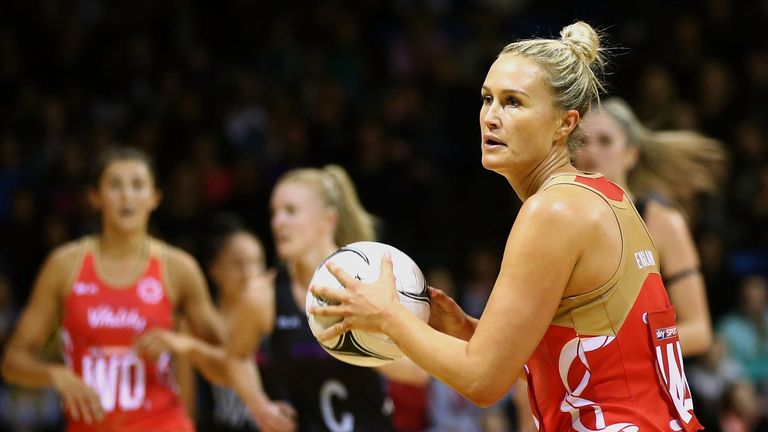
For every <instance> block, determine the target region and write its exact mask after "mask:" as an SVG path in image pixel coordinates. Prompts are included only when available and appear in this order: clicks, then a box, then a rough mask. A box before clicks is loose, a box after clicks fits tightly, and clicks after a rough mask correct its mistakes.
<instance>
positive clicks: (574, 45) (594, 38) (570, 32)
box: [560, 21, 600, 64]
mask: <svg viewBox="0 0 768 432" xmlns="http://www.w3.org/2000/svg"><path fill="white" fill-rule="evenodd" d="M560 40H561V41H562V42H563V43H564V44H566V45H567V46H568V47H569V48H570V49H571V50H572V51H573V52H574V53H576V55H578V56H579V57H580V58H582V59H583V60H584V61H586V62H587V64H592V63H593V62H594V61H595V60H597V58H598V50H599V49H600V36H598V34H597V32H596V31H595V29H593V28H592V26H591V25H589V24H587V23H585V22H584V21H577V22H575V23H573V24H571V25H568V26H566V27H563V30H561V31H560Z"/></svg>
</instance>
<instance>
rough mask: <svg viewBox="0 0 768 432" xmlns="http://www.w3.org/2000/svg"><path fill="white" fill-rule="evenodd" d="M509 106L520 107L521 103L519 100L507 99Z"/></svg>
mask: <svg viewBox="0 0 768 432" xmlns="http://www.w3.org/2000/svg"><path fill="white" fill-rule="evenodd" d="M507 105H511V106H520V101H519V100H517V98H513V97H510V98H507Z"/></svg>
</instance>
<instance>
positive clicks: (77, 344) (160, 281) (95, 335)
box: [62, 238, 194, 432]
mask: <svg viewBox="0 0 768 432" xmlns="http://www.w3.org/2000/svg"><path fill="white" fill-rule="evenodd" d="M83 243H84V245H83V246H84V253H83V258H82V263H81V265H80V270H79V272H78V274H77V277H76V279H75V281H74V283H73V285H72V287H71V289H70V290H69V293H68V294H67V297H66V299H65V302H64V316H63V330H62V341H63V349H64V358H65V362H66V364H67V366H68V367H70V368H71V369H72V370H74V371H75V373H77V374H78V375H79V376H81V377H82V379H83V381H84V382H85V383H86V384H87V385H88V386H90V387H91V388H93V389H94V390H95V391H96V393H98V395H99V397H100V398H101V405H102V408H103V409H104V412H105V414H106V417H105V418H104V420H103V421H102V422H100V423H97V424H93V425H87V424H85V423H84V422H82V421H75V420H73V419H71V418H69V419H68V420H69V422H68V429H67V430H68V431H70V432H84V431H89V432H90V431H94V432H95V431H99V432H111V431H121V432H123V431H125V432H128V431H137V432H138V431H141V432H149V431H153V432H171V431H192V430H194V427H193V426H192V422H191V421H190V419H189V417H188V416H187V414H186V412H185V410H184V407H183V405H182V404H181V401H180V400H179V395H178V392H177V388H176V385H175V382H174V379H173V370H172V367H171V356H170V354H169V353H163V354H162V355H161V356H160V357H159V358H158V359H157V361H155V362H150V361H148V360H147V359H144V358H142V357H141V356H140V355H139V354H137V353H136V351H135V350H134V349H133V344H134V342H135V341H136V339H137V337H138V336H139V335H141V334H142V333H144V332H145V331H148V330H150V329H153V328H163V329H172V327H173V306H172V305H171V302H170V300H169V299H168V295H167V292H166V289H165V283H164V278H163V270H162V268H161V267H162V261H161V259H160V256H161V255H162V253H163V250H162V249H163V246H162V244H160V243H159V242H157V241H154V240H153V241H151V242H150V244H151V246H150V248H149V250H150V254H149V255H150V256H149V260H148V262H147V265H146V269H145V270H144V272H143V273H142V274H141V276H139V278H138V279H137V280H136V281H135V282H134V283H133V284H131V285H129V286H123V287H114V286H110V285H109V284H107V283H105V282H104V281H103V280H102V279H101V278H100V277H99V275H98V274H97V271H96V266H95V254H94V252H93V251H94V247H93V244H94V240H93V239H92V238H86V239H84V240H83Z"/></svg>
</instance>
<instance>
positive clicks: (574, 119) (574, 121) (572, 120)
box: [552, 110, 581, 142]
mask: <svg viewBox="0 0 768 432" xmlns="http://www.w3.org/2000/svg"><path fill="white" fill-rule="evenodd" d="M580 120H581V116H580V115H579V112H578V111H576V110H568V111H565V112H564V113H563V115H562V117H560V125H559V126H558V127H557V130H555V135H554V137H553V140H552V141H553V142H554V141H560V140H561V139H563V138H564V137H567V136H568V135H570V133H571V132H573V130H574V129H576V126H578V125H579V121H580Z"/></svg>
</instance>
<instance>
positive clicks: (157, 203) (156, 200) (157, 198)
mask: <svg viewBox="0 0 768 432" xmlns="http://www.w3.org/2000/svg"><path fill="white" fill-rule="evenodd" d="M161 201H163V193H162V192H161V191H160V189H155V197H154V199H153V200H152V210H156V209H157V207H158V206H160V202H161Z"/></svg>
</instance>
